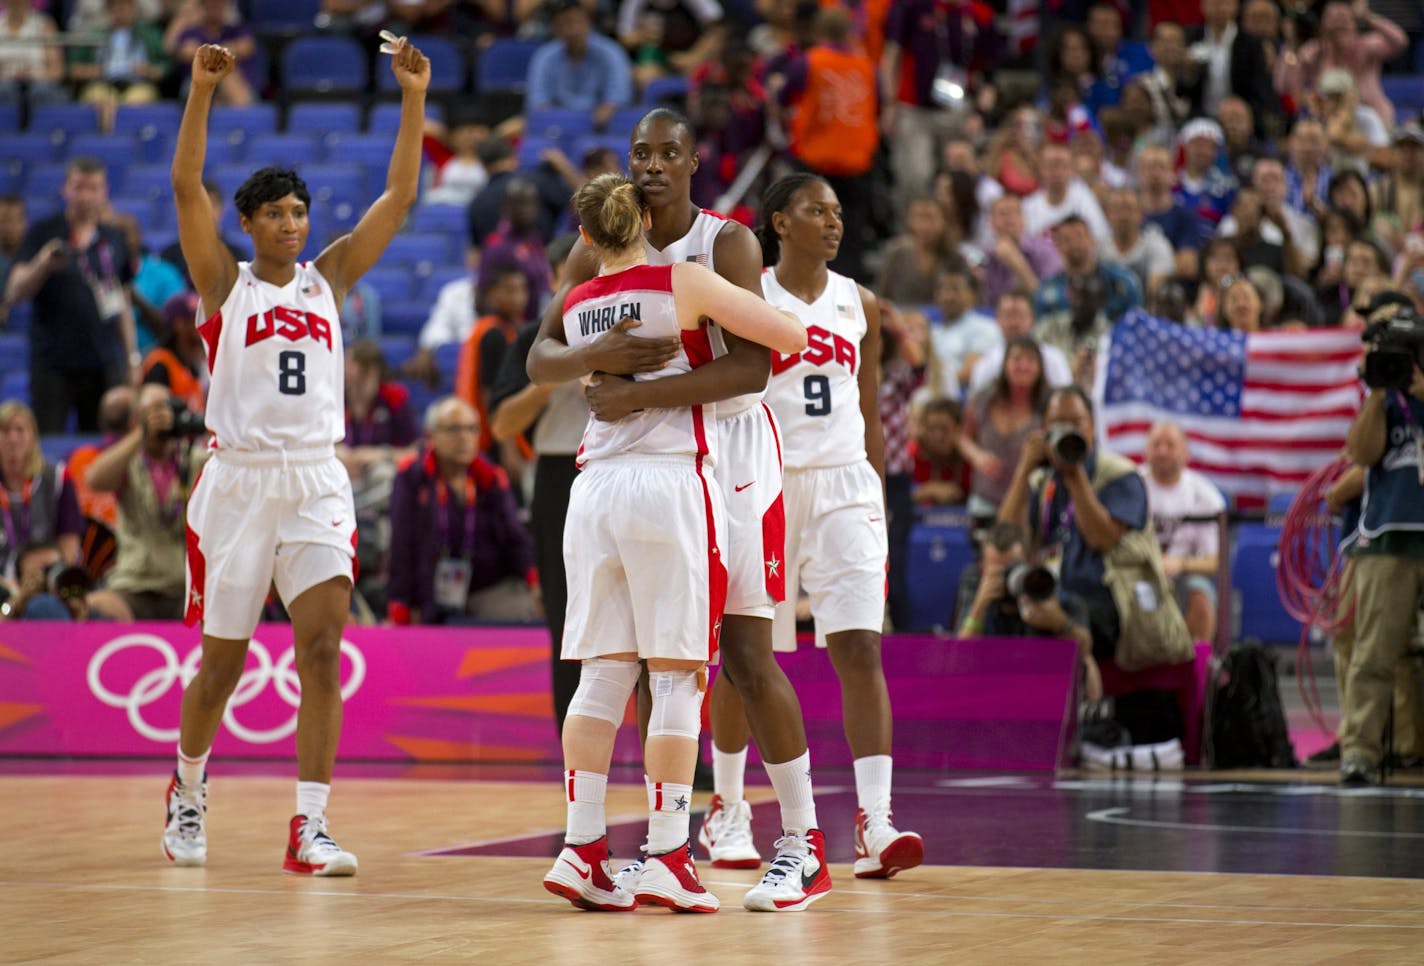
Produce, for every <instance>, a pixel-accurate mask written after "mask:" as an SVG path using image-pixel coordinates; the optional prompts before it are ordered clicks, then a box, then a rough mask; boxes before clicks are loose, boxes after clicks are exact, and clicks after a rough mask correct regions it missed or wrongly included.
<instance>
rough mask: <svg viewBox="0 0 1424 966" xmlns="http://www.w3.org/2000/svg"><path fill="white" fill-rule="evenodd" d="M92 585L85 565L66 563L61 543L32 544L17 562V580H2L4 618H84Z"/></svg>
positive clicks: (0, 613)
mask: <svg viewBox="0 0 1424 966" xmlns="http://www.w3.org/2000/svg"><path fill="white" fill-rule="evenodd" d="M91 586H92V582H91V581H90V580H89V575H88V574H87V573H85V571H84V568H83V567H80V566H77V565H75V564H66V563H65V562H64V559H63V558H62V557H61V556H60V552H59V546H58V544H56V543H54V542H52V541H50V542H44V543H30V544H26V545H25V546H23V547H21V548H20V551H19V553H18V554H17V555H16V561H15V582H14V584H10V583H9V582H8V581H6V582H0V617H3V618H5V619H8V620H30V621H68V620H75V621H82V620H84V619H86V618H87V617H88V616H89V606H88V602H87V600H86V599H85V598H86V595H87V594H88V593H89V591H90V589H91Z"/></svg>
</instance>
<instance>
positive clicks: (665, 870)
mask: <svg viewBox="0 0 1424 966" xmlns="http://www.w3.org/2000/svg"><path fill="white" fill-rule="evenodd" d="M636 895H637V897H638V901H639V902H643V903H647V904H649V905H653V906H666V907H667V908H669V909H672V910H673V911H675V912H716V911H717V910H718V909H719V908H721V906H722V904H721V902H719V901H718V899H717V897H716V896H714V895H713V894H712V893H710V892H708V891H707V890H706V889H704V888H702V883H701V882H699V881H698V880H697V866H696V865H694V864H693V862H692V846H691V845H689V844H684V845H682V846H681V847H679V848H676V849H673V850H672V851H671V852H664V853H663V854H662V855H650V856H648V858H647V861H646V862H645V863H644V865H643V874H642V876H641V877H639V879H638V891H637V893H636Z"/></svg>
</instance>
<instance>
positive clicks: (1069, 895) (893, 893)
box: [0, 761, 1424, 964]
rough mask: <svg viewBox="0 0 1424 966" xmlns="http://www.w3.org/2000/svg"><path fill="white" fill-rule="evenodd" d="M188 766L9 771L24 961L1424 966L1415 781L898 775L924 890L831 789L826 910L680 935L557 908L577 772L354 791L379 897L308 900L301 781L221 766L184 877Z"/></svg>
mask: <svg viewBox="0 0 1424 966" xmlns="http://www.w3.org/2000/svg"><path fill="white" fill-rule="evenodd" d="M165 768H166V763H163V762H129V763H122V762H117V763H116V762H108V763H90V764H83V763H60V762H36V761H0V809H3V815H4V819H5V820H4V828H5V833H4V835H5V841H4V847H3V851H0V961H3V962H30V961H40V960H43V961H46V962H49V961H56V962H81V963H112V962H173V961H179V960H185V961H186V960H193V961H205V962H224V963H227V962H232V963H247V962H262V963H284V962H298V961H300V962H326V961H337V960H344V961H348V962H396V961H429V962H447V961H448V962H478V963H532V964H549V963H573V962H606V963H650V964H651V963H658V964H665V963H679V964H681V963H716V964H739V963H758V964H761V963H766V962H775V961H776V960H778V959H783V958H784V959H786V960H788V961H791V962H795V963H798V964H801V963H867V964H870V963H948V962H955V963H960V962H967V963H1030V962H1032V963H1036V964H1046V963H1078V962H1095V963H1096V962H1111V963H1114V964H1117V963H1125V962H1131V963H1183V962H1226V961H1229V960H1230V961H1239V960H1240V958H1241V957H1243V956H1249V957H1250V958H1251V960H1252V962H1253V963H1277V962H1279V963H1286V962H1289V963H1336V962H1339V963H1346V962H1348V963H1352V964H1355V963H1401V964H1402V963H1419V962H1424V881H1421V876H1424V788H1421V787H1419V783H1418V780H1417V779H1415V780H1413V781H1412V782H1411V783H1410V784H1408V785H1400V786H1393V787H1387V788H1381V789H1367V790H1363V791H1354V790H1343V789H1338V788H1336V787H1334V785H1333V783H1332V778H1331V776H1329V775H1328V774H1327V775H1323V776H1322V775H1314V774H1311V773H1306V772H1295V773H1286V774H1285V775H1284V776H1282V775H1281V774H1279V773H1278V774H1273V775H1217V776H1213V775H1200V776H1193V777H1192V778H1190V779H1189V780H1186V781H1183V780H1181V779H1179V778H1157V779H1152V778H1138V779H1121V778H1111V777H1107V778H1103V777H1092V776H1071V775H1070V776H1067V777H1058V778H1054V777H1053V776H1048V775H1041V774H1033V775H1027V774H1008V775H987V774H985V775H978V774H975V775H970V774H963V773H955V774H920V775H915V774H904V775H897V776H896V779H897V787H896V793H895V807H896V819H897V824H899V825H900V826H901V827H904V828H914V829H915V830H917V831H919V832H921V833H922V834H923V835H924V837H925V841H926V851H927V864H926V865H925V866H923V867H921V868H919V869H915V870H912V871H910V872H906V873H903V874H901V875H900V876H898V877H896V878H895V879H893V880H890V881H867V880H857V879H855V878H853V877H852V875H851V873H850V867H849V862H850V860H851V857H852V856H851V836H850V831H851V828H850V823H851V816H852V814H853V812H854V808H855V800H854V798H855V796H854V790H853V781H852V780H851V776H850V775H849V774H848V773H844V772H842V773H836V772H834V771H832V772H830V773H828V774H818V783H819V787H818V790H817V791H818V795H817V799H818V808H819V812H820V819H821V825H822V826H823V828H825V829H826V830H827V833H828V842H829V850H830V858H831V860H832V862H833V863H834V864H833V865H832V876H833V879H834V883H835V888H834V891H833V892H832V893H831V894H830V895H829V896H827V897H826V898H825V899H823V900H821V901H820V902H819V903H817V904H816V905H815V906H813V907H812V908H811V909H809V910H808V911H805V912H802V913H797V914H781V915H767V914H754V913H749V912H746V911H745V910H743V909H742V908H741V904H740V900H741V896H742V893H743V892H744V891H745V890H746V889H747V888H748V887H750V886H751V885H752V884H753V883H754V882H755V881H756V879H757V876H758V873H755V872H747V871H723V870H716V869H712V868H710V866H708V865H707V864H706V863H705V862H700V863H699V867H700V869H701V872H702V877H703V881H704V882H705V883H706V884H707V885H708V887H709V888H710V889H711V890H712V891H713V892H715V893H716V894H717V895H718V896H719V897H720V898H721V900H722V903H723V907H722V911H721V912H719V913H718V914H716V915H712V916H696V915H681V916H680V915H676V914H673V913H670V912H667V911H665V910H660V909H659V910H653V909H643V910H638V911H636V912H633V913H622V914H598V913H587V912H580V911H578V910H575V909H574V908H573V907H571V906H570V905H568V904H567V903H566V902H564V901H562V900H559V899H556V898H555V897H553V896H550V895H548V894H547V893H545V892H544V891H543V889H542V888H541V886H540V879H541V878H542V876H543V874H544V872H545V871H546V870H547V868H548V866H549V864H550V861H551V859H552V857H553V856H554V855H555V854H556V852H557V849H558V843H559V839H560V836H561V834H562V826H563V813H564V806H563V798H562V793H561V789H560V785H559V781H558V773H557V771H555V770H553V769H547V768H545V769H508V768H505V769H500V768H491V767H484V768H481V767H476V766H442V767H433V768H429V767H428V768H416V769H407V768H394V767H386V766H364V767H363V766H343V767H342V768H341V769H340V771H339V772H338V778H337V782H336V784H335V786H334V791H333V795H332V802H331V809H330V813H329V814H330V817H331V820H332V830H333V832H334V833H335V834H336V837H337V839H338V841H340V842H341V843H342V844H343V845H344V846H345V847H346V848H349V849H351V850H352V851H354V852H356V853H357V854H358V856H359V857H360V861H361V869H360V873H359V875H357V876H356V877H355V878H351V879H308V878H297V877H293V876H286V875H283V874H282V873H281V871H280V869H281V858H282V850H283V848H284V845H285V835H286V823H287V820H288V818H289V817H290V815H291V810H292V806H293V801H292V799H293V785H292V778H291V766H290V765H288V764H286V763H281V762H269V763H250V764H245V765H234V764H224V763H217V764H215V766H214V774H213V776H212V781H211V783H210V795H209V822H208V834H209V858H208V865H207V867H206V868H202V869H178V868H172V867H170V866H168V865H167V863H166V862H165V861H164V860H163V859H162V858H161V856H160V851H159V841H158V840H159V833H160V830H161V825H160V822H161V812H162V810H161V808H160V802H161V799H162V793H163V790H164V787H165V785H166V775H165V774H164V771H165ZM278 776H281V777H278ZM614 781H615V782H616V784H613V785H611V786H610V789H609V801H608V811H609V818H610V843H611V845H612V847H613V849H614V854H615V855H616V856H618V857H619V859H620V860H621V859H623V858H626V857H628V856H630V855H632V854H633V850H634V849H635V848H636V847H637V845H638V844H639V843H640V842H641V841H642V835H643V831H644V829H645V822H646V803H645V800H644V797H643V792H642V789H641V787H640V785H639V784H638V781H639V779H638V775H637V773H636V772H632V771H628V772H627V773H626V774H620V775H615V776H614ZM1406 781H1408V779H1406ZM748 797H749V799H751V800H752V801H754V802H756V803H757V804H756V805H755V807H754V810H753V815H754V818H753V822H754V828H755V831H756V833H757V838H758V843H759V844H760V845H761V846H762V848H763V852H764V854H765V853H766V852H768V851H769V850H770V842H771V839H772V838H773V837H774V835H775V824H776V819H777V812H776V806H775V803H774V802H773V801H771V797H770V792H769V789H767V788H764V787H752V788H749V790H748ZM706 799H707V796H706V794H705V793H699V795H698V796H697V799H696V803H695V804H696V807H697V808H699V809H700V808H703V807H705V804H706ZM699 821H700V815H696V814H695V815H694V817H693V827H694V829H695V828H696V827H697V823H698V822H699Z"/></svg>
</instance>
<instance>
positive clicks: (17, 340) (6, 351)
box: [0, 332, 30, 370]
mask: <svg viewBox="0 0 1424 966" xmlns="http://www.w3.org/2000/svg"><path fill="white" fill-rule="evenodd" d="M29 364H30V339H29V337H28V336H25V335H21V334H20V333H18V332H0V368H3V369H7V370H9V369H24V368H26V367H27V366H28V365H29Z"/></svg>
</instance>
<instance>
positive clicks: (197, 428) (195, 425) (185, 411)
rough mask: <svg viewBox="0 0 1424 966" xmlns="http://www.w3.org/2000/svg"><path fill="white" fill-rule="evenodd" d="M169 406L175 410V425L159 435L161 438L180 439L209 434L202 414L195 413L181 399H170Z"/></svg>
mask: <svg viewBox="0 0 1424 966" xmlns="http://www.w3.org/2000/svg"><path fill="white" fill-rule="evenodd" d="M168 405H169V408H171V409H172V410H173V425H172V426H170V427H168V428H167V429H165V430H163V432H161V433H159V434H158V435H159V436H161V437H162V438H164V439H180V438H187V437H192V436H203V435H206V434H207V432H208V427H207V426H206V425H204V423H203V414H202V413H195V412H193V410H191V409H189V408H188V405H187V403H185V402H183V400H181V399H170V400H168Z"/></svg>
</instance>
